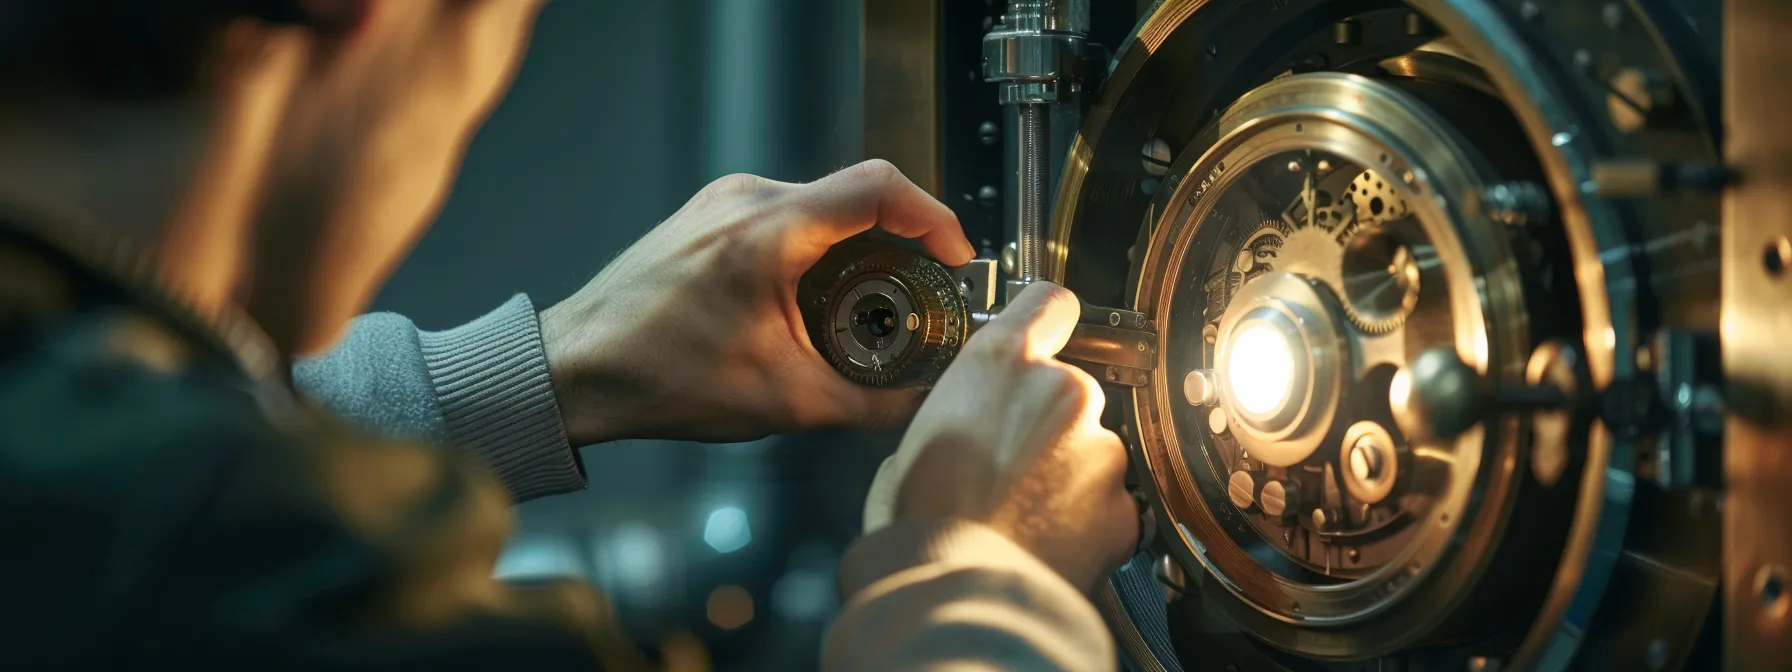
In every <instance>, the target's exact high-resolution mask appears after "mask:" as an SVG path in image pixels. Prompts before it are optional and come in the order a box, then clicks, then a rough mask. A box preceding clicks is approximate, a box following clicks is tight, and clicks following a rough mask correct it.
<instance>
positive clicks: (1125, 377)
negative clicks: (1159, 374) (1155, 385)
mask: <svg viewBox="0 0 1792 672" xmlns="http://www.w3.org/2000/svg"><path fill="white" fill-rule="evenodd" d="M1058 357H1059V358H1061V359H1067V360H1075V361H1077V362H1082V363H1087V364H1093V365H1095V366H1094V367H1092V368H1091V369H1090V373H1092V374H1095V376H1096V377H1097V378H1099V379H1101V380H1103V381H1106V382H1109V383H1113V384H1115V385H1124V386H1126V387H1144V386H1146V385H1149V384H1151V370H1152V369H1154V368H1156V367H1157V332H1156V331H1154V330H1153V329H1152V324H1151V320H1150V319H1149V318H1147V317H1145V314H1144V313H1139V312H1135V311H1131V310H1122V309H1119V308H1104V307H1102V306H1097V305H1093V304H1089V303H1084V304H1083V314H1082V318H1081V319H1080V320H1079V322H1078V324H1077V325H1076V330H1075V331H1073V332H1071V335H1070V342H1069V343H1066V344H1065V345H1064V350H1063V351H1061V352H1060V353H1059V354H1058Z"/></svg>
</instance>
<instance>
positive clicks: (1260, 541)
mask: <svg viewBox="0 0 1792 672" xmlns="http://www.w3.org/2000/svg"><path fill="white" fill-rule="evenodd" d="M1205 198H1207V199H1209V201H1210V203H1211V207H1210V208H1208V209H1206V210H1205V211H1204V212H1205V214H1204V215H1202V216H1203V217H1204V218H1203V220H1202V221H1201V222H1200V225H1199V228H1198V229H1197V232H1196V233H1195V235H1194V239H1193V240H1192V241H1191V243H1190V248H1189V251H1188V254H1187V255H1186V256H1185V257H1184V261H1183V264H1182V267H1181V268H1180V269H1177V271H1176V272H1177V279H1176V282H1177V285H1176V291H1175V293H1174V296H1173V298H1172V300H1171V306H1170V310H1171V311H1172V316H1171V320H1170V322H1171V324H1172V325H1173V326H1172V327H1171V328H1170V330H1169V332H1168V333H1166V335H1165V338H1166V341H1167V342H1168V343H1170V344H1171V347H1170V348H1169V349H1168V350H1167V351H1166V355H1167V358H1168V362H1167V363H1168V365H1169V374H1170V375H1172V376H1174V378H1172V380H1182V379H1183V377H1184V376H1190V375H1205V374H1203V373H1198V372H1215V371H1218V372H1220V373H1221V375H1220V376H1218V379H1219V380H1220V381H1221V382H1220V383H1219V384H1220V385H1221V386H1222V388H1223V387H1224V386H1226V385H1231V386H1233V387H1234V388H1235V389H1233V390H1232V392H1234V394H1232V395H1231V396H1230V397H1229V398H1230V399H1231V404H1232V405H1233V406H1237V407H1238V408H1229V407H1227V403H1226V402H1224V401H1217V400H1215V399H1211V398H1210V399H1207V400H1206V402H1207V403H1180V404H1177V405H1176V406H1175V409H1176V410H1175V411H1174V414H1175V417H1174V418H1173V420H1174V422H1173V424H1174V427H1175V431H1176V432H1177V434H1178V439H1179V443H1180V444H1181V445H1182V446H1183V459H1184V460H1185V461H1186V463H1187V466H1188V468H1189V469H1190V473H1203V474H1204V475H1205V476H1211V480H1208V479H1207V478H1205V477H1203V478H1202V479H1201V480H1203V481H1206V482H1208V483H1213V484H1218V487H1217V488H1216V490H1217V491H1216V492H1206V493H1204V496H1205V497H1206V498H1207V499H1208V501H1209V504H1210V506H1211V507H1213V509H1214V510H1215V511H1216V513H1219V514H1220V515H1219V517H1220V519H1221V522H1222V524H1224V525H1225V526H1226V527H1227V528H1228V530H1229V531H1230V532H1231V534H1232V536H1233V537H1234V539H1235V540H1237V541H1238V542H1239V544H1240V546H1241V547H1243V548H1244V549H1246V551H1247V552H1249V553H1250V554H1251V555H1252V556H1253V557H1254V558H1256V560H1257V561H1258V562H1260V563H1261V564H1263V565H1264V566H1265V567H1267V568H1269V569H1270V570H1271V571H1273V572H1275V573H1277V574H1280V575H1283V576H1285V577H1287V578H1290V579H1294V580H1299V581H1305V582H1313V583H1326V582H1328V581H1334V580H1348V579H1352V578H1357V577H1361V576H1365V575H1367V574H1368V573H1370V572H1373V571H1375V570H1376V569H1377V568H1380V567H1382V566H1384V565H1385V564H1387V563H1389V562H1393V561H1396V560H1397V559H1398V557H1399V556H1400V555H1401V550H1402V549H1403V548H1404V547H1405V545H1406V544H1407V543H1408V542H1409V541H1410V540H1411V538H1412V536H1413V534H1414V533H1415V529H1414V528H1415V521H1417V520H1423V519H1424V517H1425V513H1426V512H1427V510H1428V508H1429V506H1430V501H1431V500H1430V497H1429V496H1428V495H1427V494H1425V491H1424V490H1423V489H1422V488H1411V487H1408V484H1409V483H1410V482H1411V481H1413V480H1414V478H1415V475H1413V474H1411V473H1410V472H1411V471H1412V467H1411V460H1410V457H1409V456H1408V455H1407V451H1406V446H1405V444H1404V441H1403V439H1402V438H1400V436H1399V434H1398V432H1397V431H1395V430H1394V423H1393V420H1392V417H1391V413H1390V411H1389V409H1388V403H1387V399H1388V382H1389V380H1390V379H1391V377H1392V375H1393V373H1394V371H1395V367H1394V366H1392V365H1390V364H1386V363H1381V362H1378V361H1377V360H1379V359H1380V358H1379V357H1377V356H1375V354H1374V353H1375V352H1376V351H1378V350H1379V351H1384V352H1385V351H1394V352H1398V351H1402V350H1404V339H1405V336H1406V335H1405V333H1404V332H1403V330H1402V329H1401V328H1400V326H1401V325H1402V324H1403V323H1404V321H1405V319H1406V318H1407V317H1408V316H1409V315H1410V314H1411V313H1412V311H1413V310H1414V308H1415V307H1416V306H1417V296H1418V289H1419V273H1418V267H1419V264H1420V261H1419V260H1420V259H1422V258H1423V255H1424V252H1423V251H1424V250H1425V249H1426V247H1425V246H1424V245H1423V241H1422V239H1423V234H1422V233H1421V232H1420V231H1419V228H1418V226H1417V225H1416V223H1414V222H1413V220H1412V219H1411V216H1410V215H1411V212H1410V209H1409V207H1408V204H1407V203H1406V202H1405V201H1404V200H1403V199H1402V198H1401V197H1400V195H1399V192H1398V191H1397V190H1395V189H1393V188H1391V186H1390V185H1389V183H1388V178H1387V177H1386V176H1383V175H1381V174H1380V173H1379V172H1377V171H1375V170H1371V169H1369V168H1366V167H1364V166H1362V165H1359V164H1356V163H1353V162H1351V161H1349V160H1346V159H1344V158H1341V157H1339V156H1335V155H1331V154H1327V153H1325V152H1321V151H1313V150H1296V151H1291V152H1284V153H1281V154H1276V155H1273V156H1271V157H1269V158H1267V159H1265V160H1262V161H1259V162H1257V163H1256V164H1254V165H1251V166H1247V167H1244V168H1243V169H1242V172H1241V174H1237V175H1234V176H1232V179H1231V181H1230V182H1229V183H1227V184H1226V186H1225V187H1224V188H1223V189H1222V190H1220V191H1219V192H1218V193H1209V194H1206V195H1205ZM1197 212H1202V211H1201V210H1197ZM1288 274H1293V275H1294V276H1297V277H1298V279H1300V280H1301V281H1304V282H1305V284H1308V285H1311V286H1313V287H1314V288H1315V289H1316V290H1317V295H1318V296H1319V297H1320V299H1319V301H1318V303H1319V304H1321V305H1322V306H1323V308H1322V309H1321V310H1320V311H1319V312H1317V313H1314V314H1313V315H1312V316H1311V318H1310V319H1306V320H1295V321H1294V322H1295V323H1297V326H1296V327H1294V328H1318V329H1326V330H1335V332H1336V333H1337V336H1338V338H1337V339H1336V340H1337V342H1340V343H1346V344H1348V345H1347V346H1346V347H1342V348H1340V350H1342V351H1343V352H1340V353H1337V355H1336V356H1328V357H1323V358H1322V357H1318V356H1316V355H1315V356H1309V354H1308V353H1305V352H1299V351H1290V349H1289V347H1288V346H1289V345H1290V344H1292V343H1296V342H1299V339H1290V340H1287V341H1285V342H1284V341H1282V340H1280V337H1275V336H1266V335H1265V334H1266V332H1265V331H1264V329H1263V328H1261V327H1253V326H1251V324H1252V323H1251V322H1250V321H1249V320H1248V319H1247V320H1243V321H1242V322H1240V324H1241V326H1237V327H1233V328H1230V329H1226V328H1222V327H1223V326H1224V325H1223V324H1222V320H1223V318H1225V317H1226V316H1227V314H1228V311H1229V310H1232V309H1233V308H1234V305H1233V304H1234V302H1235V300H1237V299H1239V298H1240V297H1241V296H1250V295H1253V292H1247V291H1245V290H1246V288H1248V287H1251V286H1252V284H1251V283H1257V282H1265V283H1268V282H1272V281H1278V282H1286V281H1287V278H1288ZM1275 278H1281V279H1282V280H1274V279H1275ZM1266 286H1267V285H1266ZM1255 294H1258V295H1260V294H1261V292H1255ZM1241 310H1242V309H1241ZM1235 312H1236V311H1235ZM1316 325H1317V326H1316ZM1270 345H1274V346H1276V347H1269V346H1270ZM1222 346H1227V347H1222ZM1222 350H1226V351H1228V352H1229V354H1227V356H1226V357H1225V361H1222V360H1221V357H1220V355H1221V351H1222ZM1263 353H1268V354H1263ZM1265 357H1269V358H1274V359H1276V361H1264V358H1265ZM1283 357H1286V358H1288V359H1287V361H1284V360H1282V359H1281V358H1283ZM1390 359H1391V360H1393V361H1399V357H1398V356H1395V357H1391V358H1390ZM1290 366H1293V367H1301V366H1309V367H1317V366H1330V367H1336V369H1337V370H1336V371H1334V372H1329V374H1330V375H1335V376H1337V377H1338V378H1339V379H1340V380H1341V383H1340V385H1339V388H1338V392H1337V394H1336V395H1334V396H1330V397H1325V398H1318V397H1315V398H1314V399H1315V401H1313V402H1311V403H1313V404H1326V405H1328V408H1327V410H1332V408H1333V406H1330V405H1335V414H1331V415H1326V416H1325V418H1326V419H1328V420H1329V422H1326V423H1324V426H1321V427H1318V428H1317V429H1314V430H1313V432H1314V433H1315V434H1319V435H1323V438H1322V439H1320V440H1319V448H1318V449H1317V450H1316V451H1313V452H1312V453H1311V454H1310V455H1309V456H1306V457H1305V458H1304V459H1300V458H1299V457H1298V456H1297V457H1296V458H1291V459H1298V462H1297V463H1295V464H1286V461H1281V460H1276V459H1270V460H1269V462H1278V463H1279V464H1284V465H1286V466H1275V465H1272V464H1268V463H1266V462H1265V461H1264V459H1259V458H1254V457H1253V456H1252V455H1251V446H1252V445H1257V446H1260V447H1262V448H1263V449H1264V451H1263V452H1264V454H1265V455H1268V453H1269V449H1271V448H1275V447H1276V446H1274V445H1272V444H1271V443H1266V441H1270V440H1271V439H1266V438H1264V437H1265V436H1266V435H1269V434H1273V433H1274V432H1259V433H1258V434H1257V435H1256V436H1247V435H1246V434H1247V432H1246V431H1245V430H1246V429H1247V428H1246V427H1245V426H1243V425H1241V422H1246V421H1248V419H1247V420H1241V418H1242V417H1243V416H1241V415H1240V412H1241V411H1242V412H1245V415H1249V414H1250V413H1253V412H1257V411H1260V410H1261V409H1252V408H1248V406H1249V405H1250V404H1252V403H1259V405H1263V404H1266V403H1267V402H1253V401H1252V399H1267V400H1271V401H1273V400H1276V399H1291V398H1293V397H1288V396H1287V395H1290V394H1294V392H1293V391H1285V390H1281V389H1275V390H1268V391H1267V392H1266V391H1264V390H1263V389H1261V388H1265V386H1268V385H1274V384H1277V381H1280V380H1291V379H1295V378H1296V377H1294V376H1289V375H1288V369H1289V367H1290ZM1224 392H1225V391H1224V390H1223V389H1222V394H1221V395H1220V397H1224V396H1225V395H1224Z"/></svg>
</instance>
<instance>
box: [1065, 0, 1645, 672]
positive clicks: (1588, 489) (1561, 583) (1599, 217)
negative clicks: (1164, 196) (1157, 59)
mask: <svg viewBox="0 0 1792 672" xmlns="http://www.w3.org/2000/svg"><path fill="white" fill-rule="evenodd" d="M1219 2H1220V0H1167V1H1165V2H1162V3H1160V4H1159V5H1158V6H1157V7H1156V10H1155V11H1154V12H1152V14H1151V15H1150V16H1149V17H1146V18H1145V19H1144V20H1142V21H1141V23H1140V25H1139V28H1138V30H1137V31H1136V36H1135V38H1134V39H1132V40H1129V41H1128V42H1127V43H1126V44H1125V45H1124V46H1123V48H1122V50H1121V51H1120V52H1119V53H1118V54H1117V56H1116V62H1115V65H1114V67H1113V69H1112V71H1111V73H1110V76H1109V80H1108V84H1107V86H1106V87H1105V88H1104V91H1103V94H1102V99H1101V102H1100V104H1099V105H1098V106H1097V108H1096V109H1095V110H1093V111H1092V112H1091V114H1090V116H1089V117H1088V120H1087V122H1086V123H1085V124H1084V127H1083V130H1082V132H1081V133H1079V134H1078V136H1077V138H1076V140H1075V142H1074V143H1073V145H1072V148H1071V152H1070V158H1069V161H1068V162H1067V166H1066V169H1065V174H1064V176H1063V179H1062V180H1061V185H1060V191H1059V194H1058V198H1057V203H1058V207H1057V208H1056V210H1055V212H1056V215H1055V221H1054V223H1053V235H1052V243H1051V246H1050V248H1049V250H1048V253H1049V254H1051V255H1052V256H1051V259H1050V263H1048V270H1050V271H1051V272H1052V273H1053V276H1052V277H1054V278H1060V279H1061V278H1062V277H1063V274H1064V269H1065V261H1066V258H1067V252H1068V250H1069V243H1070V240H1071V236H1072V234H1073V229H1072V227H1073V225H1074V222H1075V218H1076V214H1075V213H1076V212H1077V210H1078V208H1077V203H1078V201H1079V199H1080V197H1081V195H1082V192H1083V189H1084V187H1085V181H1086V178H1087V175H1088V172H1089V169H1090V163H1091V159H1092V157H1093V155H1094V151H1095V147H1094V146H1093V144H1092V141H1091V138H1099V137H1101V136H1102V134H1103V129H1104V128H1105V127H1106V126H1107V124H1108V122H1109V118H1110V117H1111V116H1112V114H1113V105H1114V104H1116V103H1117V102H1118V101H1117V100H1116V96H1115V95H1114V94H1115V92H1123V91H1124V90H1125V89H1126V87H1127V85H1128V83H1129V82H1130V81H1131V80H1133V79H1134V78H1136V77H1137V76H1138V75H1139V73H1140V72H1141V70H1143V69H1144V66H1145V64H1146V62H1147V61H1148V60H1149V59H1150V58H1151V57H1152V55H1153V54H1154V53H1155V52H1156V51H1157V50H1158V49H1159V48H1160V47H1161V45H1162V44H1163V43H1164V42H1165V41H1166V40H1167V39H1168V38H1169V37H1170V35H1171V34H1172V33H1173V32H1174V31H1176V30H1178V29H1180V28H1181V27H1182V26H1183V25H1184V24H1185V22H1187V21H1189V20H1191V19H1192V18H1194V17H1195V15H1196V14H1198V13H1199V12H1200V11H1201V10H1202V9H1204V8H1207V7H1208V6H1210V5H1213V4H1219ZM1407 3H1408V4H1409V5H1410V6H1412V7H1414V8H1415V9H1418V10H1419V11H1421V12H1423V13H1424V14H1425V15H1426V16H1427V17H1428V18H1430V19H1431V20H1432V21H1433V23H1434V24H1436V25H1438V26H1439V27H1440V28H1442V29H1443V30H1444V31H1446V32H1447V33H1449V34H1450V35H1452V36H1453V37H1455V38H1456V39H1457V40H1458V41H1459V43H1460V44H1462V45H1463V46H1464V49H1465V51H1466V52H1467V53H1469V54H1471V55H1472V56H1473V57H1474V58H1475V60H1476V61H1477V62H1478V63H1479V64H1481V65H1482V67H1483V68H1485V69H1486V71H1487V72H1488V73H1489V75H1490V77H1491V78H1492V80H1493V82H1494V85H1495V88H1496V90H1497V91H1498V92H1499V93H1500V95H1501V97H1502V98H1503V99H1505V100H1507V101H1508V102H1509V103H1511V105H1512V108H1513V109H1514V111H1515V112H1516V114H1517V116H1518V120H1519V123H1520V124H1521V126H1522V127H1523V128H1524V130H1525V133H1526V135H1527V136H1528V137H1529V138H1530V141H1531V145H1532V149H1533V150H1534V151H1535V153H1536V154H1537V156H1538V158H1539V160H1540V161H1542V162H1543V165H1544V167H1545V170H1546V172H1547V174H1548V175H1549V179H1550V189H1551V191H1552V192H1553V193H1554V195H1555V196H1556V198H1557V202H1558V205H1559V208H1560V213H1561V216H1562V217H1563V221H1564V228H1565V229H1566V230H1567V232H1568V239H1569V243H1570V253H1571V255H1572V257H1573V259H1574V263H1575V266H1576V267H1575V269H1574V270H1575V277H1576V283H1577V285H1578V288H1579V290H1580V295H1581V302H1580V305H1581V312H1582V315H1581V317H1582V324H1583V325H1584V331H1583V339H1582V341H1583V343H1582V345H1583V347H1584V348H1585V349H1584V352H1586V353H1587V355H1588V360H1589V369H1590V370H1591V372H1592V374H1593V382H1594V384H1595V387H1596V388H1603V387H1605V386H1606V385H1608V384H1609V383H1610V382H1611V381H1612V380H1613V379H1614V378H1617V377H1627V376H1630V375H1633V374H1634V373H1635V371H1634V362H1632V361H1630V358H1628V357H1617V356H1615V353H1616V352H1620V351H1622V352H1626V353H1628V352H1631V351H1633V350H1634V348H1635V347H1636V346H1637V344H1638V336H1637V334H1636V333H1635V332H1634V331H1633V327H1631V325H1632V324H1634V320H1635V317H1636V313H1637V309H1636V306H1635V305H1634V303H1632V302H1631V299H1629V298H1625V297H1628V294H1626V288H1627V287H1628V286H1629V285H1631V284H1632V283H1634V282H1636V280H1637V277H1636V269H1635V268H1634V267H1633V266H1632V265H1631V264H1630V262H1629V261H1628V260H1623V259H1620V260H1615V261H1613V262H1612V263H1611V264H1610V265H1607V263H1606V262H1605V261H1604V260H1602V259H1601V258H1600V255H1599V251H1600V250H1601V249H1618V248H1621V247H1623V246H1624V245H1626V244H1627V243H1628V236H1627V235H1626V233H1625V231H1624V230H1623V228H1622V227H1621V226H1620V222H1619V219H1618V218H1619V216H1618V214H1617V213H1616V212H1615V211H1614V210H1612V208H1611V207H1610V206H1608V205H1606V204H1604V203H1600V202H1596V201H1595V202H1583V201H1582V200H1581V195H1580V192H1579V185H1580V184H1581V183H1582V182H1584V181H1585V180H1586V179H1587V178H1588V177H1589V176H1590V174H1591V167H1592V162H1593V161H1594V160H1595V159H1596V158H1597V157H1596V156H1595V155H1594V154H1593V152H1592V151H1591V149H1590V148H1583V147H1582V145H1577V144H1575V143H1574V139H1575V138H1574V133H1575V131H1576V129H1577V124H1578V123H1580V119H1579V118H1578V116H1577V115H1576V114H1575V113H1574V112H1573V111H1572V110H1570V109H1567V108H1564V107H1561V106H1558V105H1555V104H1551V103H1549V102H1548V101H1549V100H1550V99H1551V98H1552V97H1559V96H1562V95H1563V94H1565V93H1566V90H1567V89H1568V88H1569V87H1567V86H1566V84H1565V83H1564V82H1562V81H1560V80H1559V79H1557V76H1556V75H1554V74H1553V73H1545V72H1542V71H1539V70H1538V69H1537V68H1536V64H1535V63H1533V62H1530V61H1528V60H1526V59H1525V58H1524V52H1523V51H1515V52H1504V53H1503V52H1502V51H1501V49H1500V48H1499V45H1500V44H1506V45H1512V44H1522V40H1521V38H1520V37H1519V36H1518V34H1517V32H1516V30H1515V29H1514V28H1513V27H1512V26H1511V25H1509V24H1508V23H1507V18H1506V17H1505V16H1504V15H1503V14H1502V13H1501V11H1500V10H1499V9H1498V8H1496V7H1494V6H1493V5H1492V4H1491V3H1490V2H1487V1H1486V0H1407ZM1558 133H1566V134H1567V136H1566V139H1567V142H1566V143H1562V144H1557V143H1556V142H1555V140H1556V139H1557V138H1558V137H1560V136H1558ZM1617 299H1622V302H1617ZM1587 446H1588V458H1587V466H1586V470H1585V472H1584V477H1583V480H1582V483H1581V488H1582V490H1581V493H1580V495H1581V496H1580V499H1579V500H1578V501H1577V503H1576V505H1575V508H1574V522H1573V524H1572V526H1573V527H1572V531H1571V537H1570V538H1571V543H1570V545H1569V547H1568V548H1567V549H1565V551H1564V554H1563V559H1562V562H1561V565H1560V566H1559V568H1558V570H1557V576H1556V581H1555V585H1554V587H1553V588H1552V589H1551V591H1550V595H1549V597H1548V598H1547V599H1546V603H1545V608H1544V610H1543V612H1542V614H1541V615H1540V617H1539V619H1538V620H1537V622H1536V626H1535V627H1534V628H1533V630H1532V632H1531V633H1530V634H1529V635H1528V636H1527V637H1526V639H1525V641H1524V643H1523V645H1522V646H1521V647H1520V650H1519V655H1518V656H1517V657H1516V658H1514V659H1513V660H1512V661H1511V662H1513V663H1514V664H1515V665H1516V666H1518V667H1524V666H1527V665H1529V664H1531V663H1549V664H1551V665H1554V664H1559V663H1563V662H1564V661H1567V660H1569V659H1571V658H1572V657H1573V655H1574V653H1575V650H1576V649H1577V648H1578V640H1579V633H1580V632H1584V631H1585V628H1586V626H1587V625H1588V623H1586V622H1585V620H1584V619H1585V618H1587V616H1586V615H1590V614H1591V613H1592V612H1593V611H1594V607H1595V606H1596V605H1597V604H1598V603H1600V602H1601V601H1602V599H1603V597H1604V593H1605V587H1606V584H1607V582H1608V580H1609V579H1610V577H1611V574H1612V572H1613V569H1614V566H1615V564H1616V561H1617V556H1618V555H1619V550H1620V549H1621V547H1622V543H1623V541H1622V540H1623V536H1624V529H1625V527H1626V525H1627V524H1628V522H1629V508H1630V491H1629V488H1628V487H1626V486H1628V485H1629V484H1630V483H1631V482H1632V480H1633V478H1634V475H1633V474H1632V473H1631V472H1630V464H1632V459H1633V453H1634V448H1633V446H1631V445H1630V444H1629V442H1627V441H1616V440H1614V439H1613V437H1612V436H1611V435H1610V433H1609V432H1605V431H1604V430H1603V428H1602V427H1598V426H1595V428H1594V429H1593V431H1592V432H1591V435H1590V436H1589V437H1588V440H1587ZM1595 551H1597V552H1595ZM1571 608H1572V610H1573V613H1576V614H1581V615H1582V616H1579V617H1578V618H1576V619H1575V621H1573V622H1569V621H1567V620H1566V619H1567V615H1568V613H1569V612H1570V609H1571ZM1546 654H1547V655H1546Z"/></svg>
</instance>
